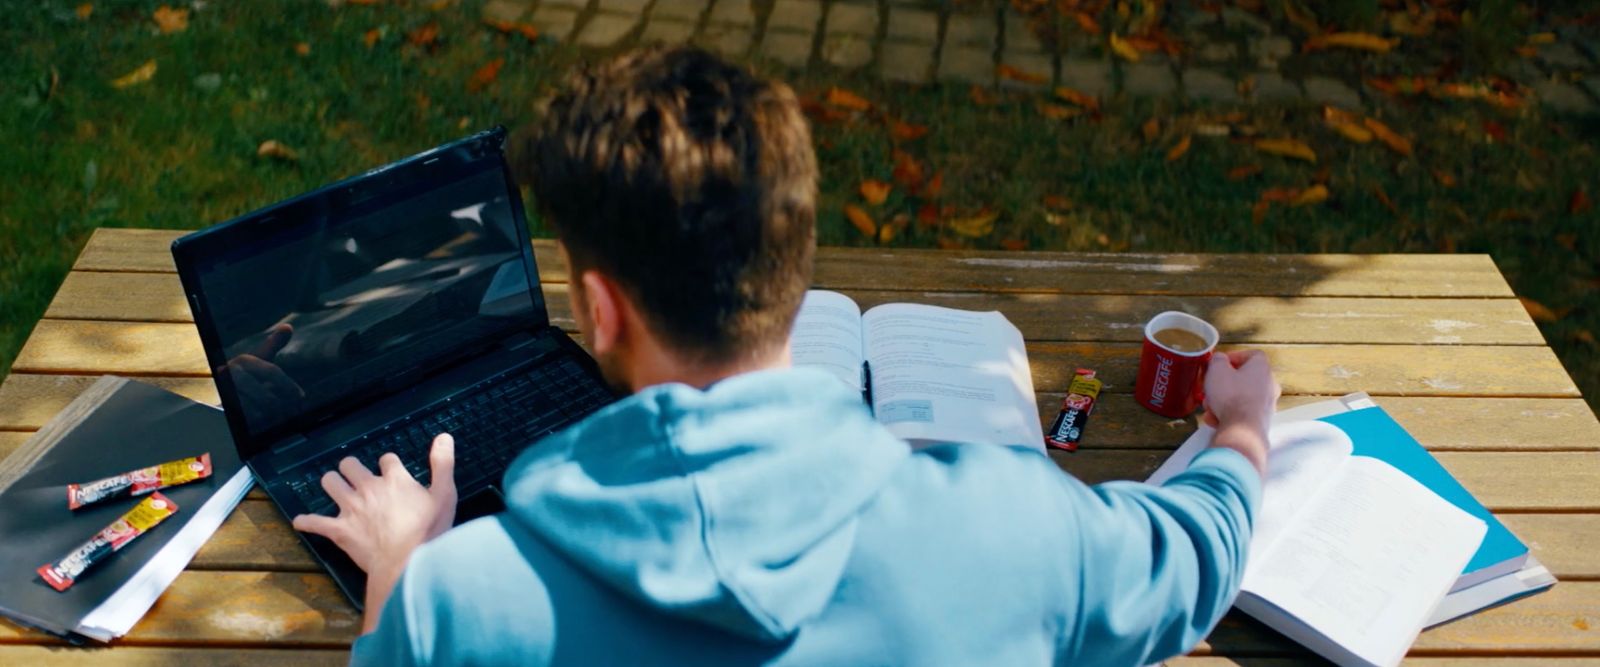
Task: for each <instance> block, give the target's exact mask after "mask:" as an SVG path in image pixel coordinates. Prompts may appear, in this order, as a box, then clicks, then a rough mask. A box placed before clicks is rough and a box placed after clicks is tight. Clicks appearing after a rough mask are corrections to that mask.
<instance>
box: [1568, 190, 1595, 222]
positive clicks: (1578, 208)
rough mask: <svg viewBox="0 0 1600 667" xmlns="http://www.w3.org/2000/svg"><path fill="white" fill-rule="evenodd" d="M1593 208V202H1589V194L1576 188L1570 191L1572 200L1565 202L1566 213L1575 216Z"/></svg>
mask: <svg viewBox="0 0 1600 667" xmlns="http://www.w3.org/2000/svg"><path fill="white" fill-rule="evenodd" d="M1593 207H1594V202H1592V201H1589V192H1588V191H1587V190H1584V189H1583V186H1581V185H1580V186H1578V189H1576V190H1573V191H1572V198H1571V199H1568V200H1567V213H1569V214H1572V215H1577V214H1579V213H1583V212H1584V211H1587V210H1589V209H1590V208H1593Z"/></svg>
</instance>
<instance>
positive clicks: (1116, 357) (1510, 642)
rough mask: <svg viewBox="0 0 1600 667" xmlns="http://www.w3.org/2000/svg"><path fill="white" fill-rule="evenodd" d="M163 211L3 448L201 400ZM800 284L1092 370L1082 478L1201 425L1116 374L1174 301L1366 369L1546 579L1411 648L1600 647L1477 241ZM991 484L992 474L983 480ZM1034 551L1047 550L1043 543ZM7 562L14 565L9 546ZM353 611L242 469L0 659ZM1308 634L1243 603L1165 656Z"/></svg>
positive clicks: (1281, 658)
mask: <svg viewBox="0 0 1600 667" xmlns="http://www.w3.org/2000/svg"><path fill="white" fill-rule="evenodd" d="M179 234H180V232H173V231H156V230H113V229H101V230H98V231H96V232H95V233H94V235H93V237H92V238H90V240H89V242H88V244H87V246H86V247H85V248H84V250H83V253H82V255H81V256H80V257H79V258H78V261H77V263H76V265H74V267H73V270H72V272H71V273H69V274H68V275H67V278H66V281H65V282H63V283H62V285H61V289H60V290H59V291H58V292H57V293H56V297H55V300H54V301H53V302H52V303H51V304H50V307H49V309H48V310H47V311H46V312H45V315H44V319H43V320H41V321H40V322H39V324H38V326H37V327H36V328H35V329H34V331H33V334H32V336H31V337H30V338H29V339H28V341H27V343H26V345H24V347H23V348H22V350H21V352H20V354H19V355H18V357H17V360H16V363H15V364H14V366H13V367H12V371H11V375H10V377H8V378H6V379H5V382H4V384H3V385H0V456H4V455H7V454H9V453H10V452H11V451H13V450H14V449H15V448H16V447H17V446H18V445H20V444H21V443H22V442H23V441H24V440H25V439H26V438H27V437H28V436H29V434H30V433H31V432H33V431H34V430H36V429H38V428H39V427H40V426H41V425H42V424H44V423H45V422H46V421H48V420H49V419H50V418H51V417H52V416H53V415H54V414H55V413H56V412H57V411H58V410H59V409H61V408H62V407H63V406H65V405H66V404H67V402H68V401H70V400H71V399H72V398H73V397H74V396H76V395H77V393H78V392H80V391H82V390H83V389H84V388H86V387H88V386H89V385H90V383H92V382H93V381H94V379H95V377H97V376H98V375H100V374H104V373H115V374H120V375H125V376H131V377H138V378H139V379H142V380H145V381H148V382H152V383H155V384H158V385H161V386H163V387H167V388H169V389H171V390H173V391H176V392H177V393H180V394H183V395H185V396H189V397H191V398H194V399H196V400H200V401H205V402H210V403H215V402H216V392H215V389H214V388H213V386H212V383H211V378H210V373H209V371H208V369H207V367H206V361H205V356H204V353H203V352H202V350H201V347H200V342H199V340H198V337H197V336H196V334H195V330H194V326H193V324H192V323H191V319H190V314H189V308H188V306H187V305H186V304H185V303H184V299H183V296H182V294H181V291H180V288H179V283H178V278H177V275H176V274H175V273H174V269H173V265H172V257H171V254H170V253H169V251H168V246H169V244H170V243H171V242H172V240H173V239H174V238H176V237H177V236H178V235H179ZM534 249H535V253H536V255H537V257H538V262H539V267H540V278H541V280H542V281H543V283H544V290H545V293H546V296H547V298H548V300H547V303H548V304H549V307H550V310H551V317H552V319H553V320H554V321H555V322H556V323H557V324H559V325H561V326H563V327H565V328H567V329H569V330H571V329H573V322H572V319H571V317H570V315H569V313H568V311H567V300H566V294H565V292H566V285H565V280H566V269H565V267H564V266H563V265H562V263H561V260H560V259H559V257H557V253H556V252H555V251H554V248H553V246H552V245H551V244H550V243H548V242H544V241H539V242H535V244H534ZM816 283H817V285H818V286H820V287H825V288H829V289H834V290H839V291H842V292H844V293H846V294H849V295H850V296H852V297H854V298H855V299H856V300H857V301H859V302H860V303H861V304H862V306H863V307H864V308H865V307H870V306H871V305H874V304H877V303H883V302H889V301H915V302H921V303H932V304H940V305H947V306H952V307H957V308H967V309H997V310H1000V311H1002V312H1004V313H1005V315H1006V316H1007V317H1008V318H1010V319H1011V321H1012V322H1014V323H1016V325H1017V326H1018V327H1019V328H1021V330H1022V332H1023V334H1024V336H1025V337H1026V338H1027V341H1028V356H1029V358H1030V360H1031V361H1032V364H1033V374H1034V384H1035V386H1036V388H1037V389H1038V392H1039V394H1038V400H1039V412H1040V415H1041V418H1046V417H1051V416H1053V415H1054V414H1055V411H1056V410H1057V408H1058V407H1059V405H1060V403H1061V398H1062V391H1063V390H1064V389H1065V387H1066V385H1067V382H1068V380H1069V379H1070V378H1071V376H1072V373H1073V370H1074V369H1076V368H1079V367H1087V368H1093V369H1096V370H1098V371H1099V373H1100V377H1102V378H1103V379H1104V380H1105V381H1106V389H1105V391H1106V394H1105V395H1104V396H1103V403H1102V404H1101V406H1100V407H1099V408H1097V409H1096V412H1095V417H1094V419H1093V420H1092V422H1091V423H1090V425H1089V428H1088V431H1087V436H1086V438H1085V440H1084V444H1083V448H1082V449H1081V450H1080V451H1078V452H1077V453H1075V454H1066V453H1061V452H1054V453H1052V456H1053V457H1054V458H1055V460H1056V462H1057V463H1059V464H1060V466H1061V467H1062V469H1064V470H1066V471H1067V472H1070V473H1072V474H1074V475H1077V476H1078V477H1080V478H1082V479H1084V480H1085V481H1087V482H1091V483H1092V482H1099V481H1104V480H1110V479H1143V478H1144V477H1145V476H1146V475H1148V474H1149V473H1150V472H1151V471H1153V470H1154V469H1155V467H1156V465H1157V464H1159V463H1160V462H1161V461H1162V460H1163V459H1165V458H1166V457H1167V455H1168V454H1169V453H1170V452H1171V451H1172V449H1173V448H1174V447H1175V446H1177V445H1178V444H1179V443H1180V442H1182V441H1183V439H1184V438H1185V437H1186V436H1187V435H1188V434H1189V433H1190V431H1191V430H1192V429H1193V428H1194V420H1193V419H1190V420H1184V421H1173V420H1167V419H1165V418H1162V417H1158V416H1156V415H1154V414H1152V413H1150V412H1147V411H1145V410H1144V409H1142V408H1140V407H1139V406H1138V405H1137V404H1135V403H1134V401H1133V399H1132V397H1131V395H1130V394H1131V392H1132V388H1133V378H1134V373H1135V370H1136V367H1137V364H1138V353H1139V340H1140V336H1141V328H1142V323H1143V322H1144V321H1145V320H1147V319H1148V318H1149V317H1150V316H1151V315H1154V314H1155V313H1157V312H1160V311H1163V310H1169V309H1179V310H1185V311H1188V312H1191V313H1194V314H1197V315H1199V316H1201V317H1204V318H1206V319H1208V320H1210V321H1211V322H1213V323H1215V324H1216V325H1217V327H1218V329H1220V330H1221V331H1222V338H1223V340H1224V341H1225V343H1226V345H1225V346H1224V347H1240V346H1249V347H1257V348H1261V349H1264V350H1266V352H1267V354H1268V355H1269V356H1270V357H1271V359H1272V362H1273V365H1274V366H1275V367H1276V369H1277V372H1278V376H1279V378H1280V379H1281V382H1282V385H1283V390H1284V397H1283V402H1282V405H1283V406H1284V407H1288V406H1293V405H1297V404H1302V403H1306V402H1310V401H1314V400H1319V399H1322V398H1326V397H1332V396H1338V395H1341V394H1345V393H1349V392H1354V391H1366V392H1369V393H1371V394H1372V395H1373V396H1374V397H1376V399H1377V401H1378V403H1379V404H1381V405H1383V406H1384V407H1385V408H1386V409H1387V410H1388V411H1389V412H1390V413H1391V414H1393V415H1394V417H1395V418H1396V419H1398V420H1399V421H1400V422H1401V423H1402V424H1403V425H1404V426H1405V427H1406V428H1407V429H1408V430H1410V431H1411V433H1412V434H1413V435H1415V436H1416V437H1417V438H1418V439H1419V440H1421V441H1422V442H1423V443H1424V444H1426V445H1427V446H1428V448H1429V449H1430V450H1432V451H1434V452H1436V456H1437V457H1438V458H1439V460H1440V461H1441V462H1442V463H1443V464H1444V465H1445V467H1447V468H1449V469H1450V471H1451V472H1452V473H1454V474H1455V475H1456V476H1457V477H1458V478H1459V479H1460V480H1461V482H1462V483H1463V484H1465V485H1466V487H1467V488H1468V489H1470V490H1471V491H1472V492H1473V493H1474V494H1475V495H1476V496H1477V497H1478V498H1479V499H1480V500H1481V501H1483V503H1484V504H1485V505H1487V506H1488V507H1489V508H1490V509H1492V510H1494V511H1495V512H1496V514H1497V515H1499V516H1500V517H1501V519H1502V520H1504V521H1505V522H1506V524H1507V525H1508V526H1509V527H1510V528H1511V530H1512V531H1514V532H1515V533H1516V534H1517V535H1518V536H1520V537H1521V538H1522V539H1523V540H1524V541H1525V542H1527V543H1528V545H1529V546H1530V547H1531V548H1532V549H1533V553H1534V554H1535V556H1536V557H1538V558H1539V560H1541V561H1542V562H1543V563H1544V564H1545V565H1546V566H1547V567H1549V569H1550V570H1551V571H1552V572H1553V573H1554V574H1555V575H1556V576H1557V577H1558V578H1559V579H1560V580H1561V583H1559V584H1557V585H1556V587H1555V588H1554V589H1552V590H1550V591H1548V592H1545V593H1543V594H1540V595H1537V596H1534V597H1532V598H1528V599H1524V600H1521V601H1517V602H1514V603H1511V604H1508V605H1505V606H1502V607H1499V608H1496V609H1492V610H1489V611H1485V612H1483V613H1480V614H1477V615H1475V616H1472V617H1469V618H1466V619H1463V620H1460V621H1457V622H1455V623H1450V624H1447V625H1444V626H1442V627H1439V628H1435V629H1433V630H1429V631H1427V632H1424V633H1423V634H1422V636H1421V637H1420V638H1419V639H1418V640H1417V643H1416V645H1415V647H1414V648H1413V649H1412V658H1411V659H1412V660H1415V661H1416V662H1418V663H1419V664H1437V663H1441V662H1447V663H1457V662H1464V663H1466V662H1470V663H1477V662H1479V661H1481V660H1482V659H1486V658H1516V657H1522V658H1524V659H1525V660H1526V659H1527V658H1536V659H1537V662H1538V663H1540V664H1544V663H1546V662H1551V663H1567V664H1576V663H1580V662H1582V663H1587V664H1595V663H1596V662H1597V661H1600V451H1597V450H1600V423H1597V422H1596V419H1595V415H1594V413H1593V411H1591V410H1590V409H1589V407H1588V405H1587V404H1585V403H1584V401H1583V399H1582V398H1581V397H1580V396H1579V393H1578V389H1577V387H1576V386H1574V384H1573V382H1572V380H1571V379H1570V378H1569V377H1568V376H1567V374H1566V372H1565V371H1564V370H1563V369H1562V367H1561V364H1560V362H1559V361H1557V359H1556V356H1555V354H1554V353H1553V352H1551V350H1550V348H1549V347H1547V346H1546V345H1545V342H1544V339H1543V338H1542V337H1541V336H1540V334H1539V330H1538V329H1537V328H1536V327H1535V326H1534V323H1533V322H1532V321H1531V320H1530V319H1529V317H1528V314H1527V313H1526V312H1524V310H1523V308H1522V306H1521V305H1520V304H1519V302H1518V301H1517V299H1516V298H1515V297H1514V295H1513V294H1512V292H1511V289H1510V287H1509V286H1507V284H1506V281H1505V279H1504V278H1503V277H1501V275H1500V273H1499V271H1498V270H1497V269H1496V268H1495V265H1494V263H1493V261H1491V260H1490V259H1489V257H1487V256H1485V255H1277V256H1272V255H1150V254H1109V255H1108V254H1093V255H1088V254H1067V253H1043V252H1034V253H999V252H965V251H963V252H941V251H915V250H874V249H848V248H827V249H823V250H822V251H820V252H819V254H818V258H817V274H816ZM997 481H998V482H1000V483H1003V480H997ZM1039 556H1040V557H1041V558H1049V557H1050V555H1049V554H1040V555H1039ZM8 565H11V566H15V565H16V564H14V563H13V564H8ZM359 627H360V623H359V618H358V615H357V614H356V612H355V610H354V609H353V608H352V607H351V606H350V605H349V604H348V603H347V602H346V601H345V599H344V598H343V597H342V596H341V595H340V593H339V591H338V589H337V588H335V586H334V585H333V582H332V581H331V580H330V579H329V578H328V577H327V576H325V575H323V574H322V572H321V571H320V570H319V569H318V567H317V565H316V564H315V563H314V562H313V561H312V559H311V557H310V555H309V554H308V553H307V552H306V551H305V550H304V549H303V548H302V547H301V546H300V543H299V542H298V541H297V539H296V537H295V535H294V534H293V533H292V532H291V529H290V528H289V525H288V523H287V522H286V521H285V520H284V518H283V517H282V516H280V515H279V514H278V511H277V509H276V508H274V507H273V506H272V505H271V503H270V502H268V501H267V500H266V498H265V497H264V496H262V495H261V494H260V492H259V491H254V492H252V493H251V495H250V496H249V497H248V498H247V499H246V500H245V501H244V502H243V503H242V504H241V505H240V507H239V509H238V511H236V512H235V513H234V514H233V516H232V517H230V518H229V519H228V521H227V522H226V523H224V524H223V526H222V528H221V530H220V531H218V533H217V535H216V536H215V537H213V538H212V539H211V541H210V542H209V543H208V544H207V545H206V546H205V548H204V549H202V550H201V551H200V553H199V555H198V556H196V558H195V560H194V562H193V563H192V564H191V565H190V567H189V569H188V570H187V571H186V572H184V573H183V574H182V575H181V576H179V577H178V580H177V582H176V583H175V584H174V585H173V586H172V588H171V589H170V590H168V591H167V592H166V594H165V595H164V596H163V597H162V598H161V600H160V602H158V603H157V604H156V606H155V608H154V609H152V610H151V612H150V613H149V615H148V616H146V617H145V618H144V619H143V620H142V621H141V622H140V623H139V624H138V625H137V626H136V627H135V628H134V629H133V632H132V633H131V634H129V635H128V636H127V637H126V638H124V639H122V640H120V641H118V642H116V643H115V645H114V646H113V647H112V648H110V649H104V650H103V649H86V650H85V649H70V650H63V649H61V648H60V646H61V643H60V642H59V641H57V640H54V639H52V638H50V637H48V636H44V635H41V634H38V633H36V632H32V631H29V630H25V629H22V628H20V627H18V626H16V625H13V624H10V623H8V622H5V621H3V620H0V664H18V665H21V664H45V665H54V664H67V663H73V664H77V663H92V664H210V663H213V662H224V661H226V662H228V663H229V664H240V665H314V664H329V665H333V664H341V663H343V662H344V661H345V660H346V657H347V648H348V645H349V644H350V642H351V641H352V640H354V639H355V637H356V635H357V633H358V632H359ZM1233 657H1250V658H1252V659H1263V661H1264V662H1266V663H1269V664H1276V663H1280V662H1281V663H1297V662H1302V661H1304V660H1306V659H1307V657H1308V654H1307V653H1306V652H1305V651H1304V650H1303V649H1301V648H1299V647H1298V646H1297V645H1295V644H1294V643H1292V642H1290V641H1288V640H1287V639H1284V638H1283V637H1281V636H1279V635H1277V634H1276V633H1274V632H1272V631H1270V630H1267V629H1266V628H1264V627H1263V626H1261V625H1260V624H1259V623H1256V622H1255V621H1253V620H1251V619H1249V618H1247V617H1244V616H1242V615H1240V614H1238V613H1237V612H1235V613H1233V614H1230V615H1229V616H1228V618H1227V619H1226V620H1224V621H1223V622H1222V624H1221V626H1220V627H1218V628H1217V630H1216V631H1215V632H1214V633H1212V635H1211V637H1210V638H1209V639H1208V640H1207V641H1206V642H1204V643H1202V644H1201V645H1200V646H1199V647H1198V648H1197V649H1196V650H1195V652H1194V654H1193V655H1192V656H1190V657H1187V658H1181V659H1179V660H1177V661H1175V662H1177V663H1181V664H1197V665H1210V664H1217V663H1226V662H1228V661H1229V659H1230V658H1233Z"/></svg>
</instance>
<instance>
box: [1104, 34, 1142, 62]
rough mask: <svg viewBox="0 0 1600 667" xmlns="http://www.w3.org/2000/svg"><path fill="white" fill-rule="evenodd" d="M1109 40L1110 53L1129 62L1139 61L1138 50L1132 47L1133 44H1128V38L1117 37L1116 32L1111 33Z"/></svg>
mask: <svg viewBox="0 0 1600 667" xmlns="http://www.w3.org/2000/svg"><path fill="white" fill-rule="evenodd" d="M1110 42H1111V52H1112V53H1115V54H1117V56H1118V57H1120V58H1122V59H1123V60H1126V61H1128V62H1130V63H1136V62H1139V60H1140V58H1141V56H1140V55H1139V50H1138V49H1136V48H1133V45H1132V44H1129V43H1128V40H1125V39H1123V38H1122V37H1119V36H1118V35H1117V33H1111V36H1110Z"/></svg>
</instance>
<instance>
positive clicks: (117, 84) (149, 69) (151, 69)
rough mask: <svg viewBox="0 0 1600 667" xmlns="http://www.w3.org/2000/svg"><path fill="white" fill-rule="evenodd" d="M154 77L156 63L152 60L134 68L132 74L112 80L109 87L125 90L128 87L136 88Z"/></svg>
mask: <svg viewBox="0 0 1600 667" xmlns="http://www.w3.org/2000/svg"><path fill="white" fill-rule="evenodd" d="M155 75H156V61H155V60H153V59H152V60H150V61H149V62H146V63H145V64H143V65H140V66H138V67H136V68H134V70H133V71H132V72H128V73H127V74H124V75H122V76H119V77H117V78H115V79H112V80H111V87H112V88H127V87H128V86H137V85H139V84H141V83H144V82H146V81H149V80H150V79H151V77H154V76H155Z"/></svg>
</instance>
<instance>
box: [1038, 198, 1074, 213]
mask: <svg viewBox="0 0 1600 667" xmlns="http://www.w3.org/2000/svg"><path fill="white" fill-rule="evenodd" d="M1044 206H1045V208H1053V209H1055V210H1057V211H1065V210H1067V209H1069V208H1072V200H1071V199H1067V198H1066V197H1063V196H1061V195H1045V196H1044Z"/></svg>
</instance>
